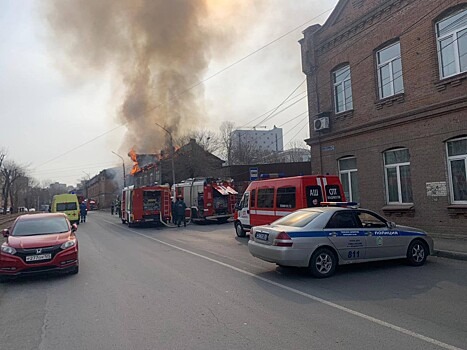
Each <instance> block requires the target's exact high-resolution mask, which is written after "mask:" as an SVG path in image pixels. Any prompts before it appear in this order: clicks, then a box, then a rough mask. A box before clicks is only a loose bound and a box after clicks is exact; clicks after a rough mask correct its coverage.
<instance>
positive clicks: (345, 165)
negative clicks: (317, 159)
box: [338, 157, 360, 202]
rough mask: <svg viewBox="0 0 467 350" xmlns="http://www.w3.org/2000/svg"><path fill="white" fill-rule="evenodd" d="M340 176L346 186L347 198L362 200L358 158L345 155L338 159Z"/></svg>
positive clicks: (344, 186) (349, 199) (355, 200)
mask: <svg viewBox="0 0 467 350" xmlns="http://www.w3.org/2000/svg"><path fill="white" fill-rule="evenodd" d="M338 162H339V177H340V179H341V183H342V187H343V188H344V193H345V198H346V199H347V200H348V201H350V202H360V196H359V193H358V192H359V191H358V176H357V158H355V157H345V158H341V159H339V160H338Z"/></svg>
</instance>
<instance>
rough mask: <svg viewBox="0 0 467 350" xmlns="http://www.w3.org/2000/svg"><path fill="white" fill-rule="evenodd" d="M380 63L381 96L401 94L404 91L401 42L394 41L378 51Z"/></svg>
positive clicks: (379, 88)
mask: <svg viewBox="0 0 467 350" xmlns="http://www.w3.org/2000/svg"><path fill="white" fill-rule="evenodd" d="M376 61H377V65H378V90H379V98H380V99H383V98H386V97H389V96H393V95H397V94H401V93H403V92H404V81H403V77H402V60H401V44H400V42H399V41H397V42H395V43H392V44H390V45H388V46H386V47H383V48H382V49H381V50H379V51H377V52H376Z"/></svg>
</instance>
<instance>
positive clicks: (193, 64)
mask: <svg viewBox="0 0 467 350" xmlns="http://www.w3.org/2000/svg"><path fill="white" fill-rule="evenodd" d="M216 1H217V2H216ZM242 3H243V2H242V1H237V5H240V4H242ZM257 4H258V3H257ZM44 6H45V7H44V9H45V11H46V15H47V19H48V22H49V24H50V28H51V34H52V42H53V48H54V52H56V51H57V48H59V50H58V51H59V52H60V54H61V55H62V57H61V58H60V59H59V60H58V61H59V65H60V68H61V70H62V71H63V72H64V73H66V75H68V76H74V77H80V78H81V79H86V78H91V77H92V78H96V77H98V76H99V75H100V74H101V73H102V72H104V71H107V72H108V71H109V70H110V71H111V72H112V74H113V75H114V76H117V77H119V78H118V79H114V80H115V81H118V83H119V84H123V90H124V96H123V100H121V101H118V102H117V107H116V110H117V115H118V118H119V121H120V122H122V123H125V124H126V125H127V134H126V138H125V140H123V144H122V148H123V150H124V151H128V150H129V149H130V147H131V146H133V145H135V150H136V151H137V152H138V153H154V152H157V151H158V150H159V149H160V148H161V147H163V144H164V142H165V139H166V134H165V132H164V131H162V130H161V129H160V128H159V127H158V126H156V125H155V123H159V124H161V125H163V126H165V127H167V128H168V129H169V130H171V131H172V132H173V135H174V137H176V136H179V135H180V134H182V133H184V132H185V131H187V130H188V129H191V128H193V127H197V126H202V124H203V122H204V118H203V115H205V114H204V111H203V88H202V86H200V87H197V88H195V89H191V90H189V91H188V92H186V90H187V88H188V87H190V86H192V85H193V84H195V83H197V82H198V81H200V80H202V79H203V74H204V73H205V71H206V69H207V67H208V64H209V62H210V59H211V54H212V52H214V51H218V50H221V51H222V48H223V47H224V48H228V46H229V43H230V42H231V41H232V40H233V37H234V35H232V32H228V31H226V27H225V26H223V27H222V32H220V31H218V30H216V28H217V26H215V25H213V24H212V22H210V21H209V15H210V9H212V7H213V6H214V7H215V6H226V7H229V10H231V11H239V10H241V6H232V2H230V3H229V1H225V0H50V1H48V2H47V3H46V5H44ZM256 7H258V6H257V5H256ZM232 14H233V13H232ZM83 76H84V77H85V78H83ZM120 90H121V88H120ZM182 92H184V93H183V94H181V93H182Z"/></svg>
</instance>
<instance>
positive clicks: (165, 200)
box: [121, 185, 172, 227]
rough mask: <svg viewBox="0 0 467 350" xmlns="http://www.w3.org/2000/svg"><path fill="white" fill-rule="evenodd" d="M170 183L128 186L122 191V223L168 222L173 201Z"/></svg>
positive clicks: (130, 224)
mask: <svg viewBox="0 0 467 350" xmlns="http://www.w3.org/2000/svg"><path fill="white" fill-rule="evenodd" d="M170 197H171V196H170V187H169V186H168V185H163V186H161V185H155V186H146V187H137V188H135V186H128V187H125V188H124V189H123V191H122V203H121V206H122V207H121V211H122V213H121V218H122V224H128V226H130V227H132V226H136V225H142V224H144V223H161V222H162V223H168V222H170V217H171V212H172V201H171V198H170Z"/></svg>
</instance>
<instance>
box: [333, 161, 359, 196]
mask: <svg viewBox="0 0 467 350" xmlns="http://www.w3.org/2000/svg"><path fill="white" fill-rule="evenodd" d="M348 159H355V160H356V159H357V157H345V158H340V159H338V160H337V164H338V166H339V179H340V177H341V176H343V175H345V176H347V180H348V184H349V195H350V198H347V201H349V202H353V197H354V194H353V191H352V176H351V175H352V173H357V174H358V169H357V168H355V169H346V170H341V168H340V166H341V163H340V161H341V160H348ZM341 182H342V181H341Z"/></svg>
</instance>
